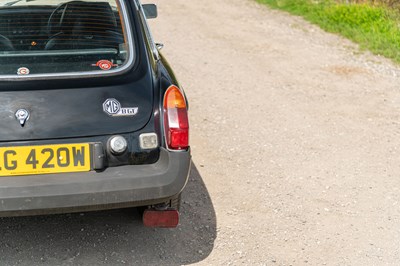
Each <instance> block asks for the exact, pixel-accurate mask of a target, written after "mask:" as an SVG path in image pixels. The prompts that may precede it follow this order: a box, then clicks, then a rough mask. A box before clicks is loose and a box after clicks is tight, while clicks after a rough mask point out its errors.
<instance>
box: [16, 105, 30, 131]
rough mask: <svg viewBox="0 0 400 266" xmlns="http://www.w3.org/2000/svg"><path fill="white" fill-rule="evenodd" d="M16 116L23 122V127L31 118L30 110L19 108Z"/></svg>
mask: <svg viewBox="0 0 400 266" xmlns="http://www.w3.org/2000/svg"><path fill="white" fill-rule="evenodd" d="M15 117H16V118H17V120H18V121H19V123H20V124H21V127H23V126H24V125H25V122H26V121H28V119H29V112H28V110H26V109H19V110H18V111H16V112H15Z"/></svg>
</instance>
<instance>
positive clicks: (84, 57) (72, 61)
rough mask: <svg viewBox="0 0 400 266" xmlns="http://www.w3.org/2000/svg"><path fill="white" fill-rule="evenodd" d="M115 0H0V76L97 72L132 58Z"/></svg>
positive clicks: (111, 69)
mask: <svg viewBox="0 0 400 266" xmlns="http://www.w3.org/2000/svg"><path fill="white" fill-rule="evenodd" d="M126 17H127V16H126V14H125V11H124V5H123V2H122V1H121V2H120V1H119V0H105V1H104V0H103V1H95V0H89V1H87V0H85V1H56V0H11V1H4V0H0V77H4V75H6V76H13V77H18V76H21V77H22V76H31V77H32V76H35V75H47V76H52V75H53V76H58V75H59V74H60V73H65V74H68V75H73V74H77V75H82V74H94V73H96V74H103V73H111V72H116V71H118V70H121V69H123V68H124V67H125V66H126V65H127V64H128V63H129V61H132V58H133V54H132V51H133V49H132V47H130V46H131V43H130V41H129V38H128V34H127V33H126V31H127V29H128V30H129V28H127V27H125V26H124V25H126V24H127V23H126V21H125V19H124V18H126Z"/></svg>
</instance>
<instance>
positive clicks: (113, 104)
mask: <svg viewBox="0 0 400 266" xmlns="http://www.w3.org/2000/svg"><path fill="white" fill-rule="evenodd" d="M138 110H139V108H138V107H125V108H123V107H121V104H120V103H119V101H117V100H116V99H114V98H110V99H107V100H106V101H105V102H104V103H103V111H104V112H105V113H106V114H108V115H109V116H134V115H136V114H137V112H138Z"/></svg>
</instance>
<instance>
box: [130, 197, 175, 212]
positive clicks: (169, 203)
mask: <svg viewBox="0 0 400 266" xmlns="http://www.w3.org/2000/svg"><path fill="white" fill-rule="evenodd" d="M181 195H182V192H181V193H179V194H178V195H175V196H173V197H172V198H170V199H169V200H168V201H166V202H165V204H167V207H169V208H171V209H175V210H177V211H179V210H180V208H181V202H182V197H181ZM164 206H165V205H164ZM154 207H156V206H154V205H151V206H140V207H137V208H136V210H137V211H138V213H139V214H140V215H143V213H144V211H145V210H147V209H151V208H154Z"/></svg>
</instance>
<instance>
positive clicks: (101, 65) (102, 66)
mask: <svg viewBox="0 0 400 266" xmlns="http://www.w3.org/2000/svg"><path fill="white" fill-rule="evenodd" d="M96 66H98V67H99V68H100V69H102V70H109V69H111V67H113V66H116V65H115V64H113V63H112V62H110V61H108V60H100V61H97V63H96Z"/></svg>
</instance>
